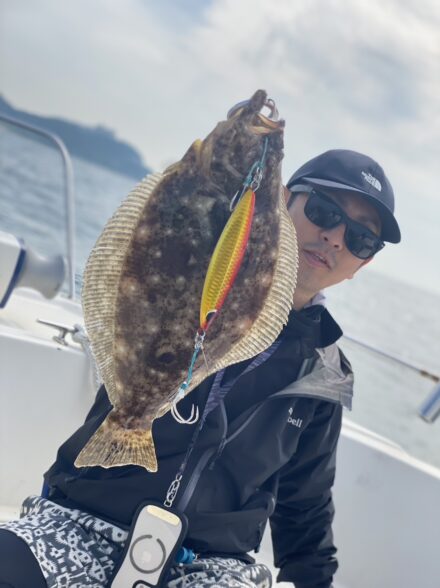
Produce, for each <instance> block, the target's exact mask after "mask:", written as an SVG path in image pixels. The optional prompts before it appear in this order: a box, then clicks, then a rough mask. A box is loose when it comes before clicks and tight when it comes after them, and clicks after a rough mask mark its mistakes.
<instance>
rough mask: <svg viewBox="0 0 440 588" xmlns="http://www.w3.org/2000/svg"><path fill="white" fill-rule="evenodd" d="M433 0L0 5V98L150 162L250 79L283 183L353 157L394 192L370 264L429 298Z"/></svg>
mask: <svg viewBox="0 0 440 588" xmlns="http://www.w3.org/2000/svg"><path fill="white" fill-rule="evenodd" d="M439 64H440V3H439V2H438V0H368V1H367V0H357V1H354V0H267V1H264V0H206V1H203V0H199V1H197V0H187V1H185V0H75V2H60V1H59V0H39V1H38V2H35V1H33V0H14V1H11V0H9V1H8V0H0V93H1V94H3V96H4V97H5V98H6V99H7V100H9V101H10V102H11V103H12V104H13V106H15V107H16V108H20V109H24V110H28V111H31V112H35V113H38V114H42V115H49V116H59V117H63V118H67V119H70V120H73V121H75V122H78V123H83V124H87V125H92V126H95V125H98V124H99V125H104V126H106V127H109V128H111V129H113V130H114V131H115V132H116V134H117V136H118V137H119V138H120V139H123V140H125V141H128V142H130V143H132V144H133V145H134V146H135V147H136V148H137V149H138V150H139V151H140V152H141V154H142V156H143V158H144V160H145V162H146V163H147V164H148V165H149V166H151V167H153V168H154V169H157V170H158V169H161V168H163V167H164V166H166V165H168V164H169V163H170V162H172V161H175V160H178V159H180V157H181V156H182V155H183V153H184V152H185V151H186V149H187V148H188V146H189V145H190V144H191V143H192V142H193V140H194V139H195V138H198V137H201V138H203V137H204V136H206V135H207V134H208V133H209V132H210V131H211V129H212V128H213V127H214V126H215V124H216V122H217V121H219V120H221V119H223V118H224V117H225V115H226V112H227V111H228V110H229V108H230V107H231V106H232V105H234V104H235V103H237V102H239V101H240V100H243V99H246V98H248V97H250V96H251V95H252V94H253V92H254V91H255V90H256V89H258V88H264V89H265V90H267V92H268V93H269V95H270V96H271V97H272V98H273V99H274V100H275V102H276V104H277V106H278V109H279V111H280V115H281V116H282V118H284V119H285V120H286V131H285V158H284V163H283V177H284V179H285V180H286V179H287V178H288V177H289V176H290V175H291V173H293V171H295V169H297V168H298V167H299V166H300V165H302V164H303V163H304V162H305V161H306V160H308V159H310V158H311V157H314V156H315V155H317V154H318V153H321V152H323V151H325V150H327V149H331V148H348V149H355V150H358V151H362V152H364V153H366V154H368V155H370V156H372V157H373V158H374V159H376V160H377V161H378V162H379V163H380V164H381V165H382V166H383V167H384V169H385V171H386V173H387V175H388V177H389V179H390V181H391V183H392V185H393V187H394V191H395V194H396V216H397V218H398V221H399V224H400V226H401V231H402V243H401V244H399V245H387V247H386V248H385V249H384V251H383V252H381V253H380V255H378V256H377V258H376V259H375V260H374V261H373V263H372V264H370V265H371V268H372V269H375V270H376V271H379V272H382V273H386V274H389V275H391V276H393V277H396V278H398V279H401V280H403V281H404V282H410V283H411V284H414V285H418V286H420V287H421V288H424V289H427V290H431V291H434V292H437V293H440V270H439V267H440V263H439V261H438V254H437V251H438V249H439V242H438V236H439V230H438V219H440V197H439V194H438V187H437V186H438V181H437V175H438V173H439V164H440V107H439V103H440V101H439V96H440V66H439Z"/></svg>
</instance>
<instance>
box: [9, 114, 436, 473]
mask: <svg viewBox="0 0 440 588" xmlns="http://www.w3.org/2000/svg"><path fill="white" fill-rule="evenodd" d="M73 164H74V174H75V193H76V198H75V218H74V220H75V224H76V246H75V259H76V263H75V274H76V286H77V296H79V291H80V286H81V276H82V272H83V269H84V265H85V262H86V259H87V256H88V254H89V252H90V250H91V248H92V247H93V244H94V242H95V240H96V238H97V237H98V235H99V233H100V232H101V230H102V228H103V226H104V224H105V222H106V221H107V220H108V219H109V218H110V216H111V215H112V214H113V212H114V211H115V210H116V208H117V207H118V205H119V204H120V202H121V201H122V199H123V198H124V197H125V196H126V195H127V194H128V193H129V191H130V190H131V189H132V188H133V187H134V185H135V184H136V183H137V181H139V180H140V179H141V178H138V179H136V178H130V177H125V176H122V175H119V174H115V173H113V172H111V171H110V170H108V169H104V168H101V167H98V166H96V165H93V164H91V163H89V162H85V161H82V160H79V159H74V160H73ZM62 185H63V171H62V165H61V158H60V156H59V155H58V153H57V152H56V151H55V150H54V149H53V148H51V147H49V146H48V145H47V144H45V143H44V142H40V141H38V142H35V141H30V140H29V137H28V136H27V135H25V134H23V133H17V132H11V131H9V130H8V129H6V128H5V127H3V126H2V125H1V124H0V230H2V231H7V232H11V233H13V234H15V235H17V236H20V237H22V238H23V239H24V240H25V242H26V245H27V246H29V247H33V248H35V250H36V251H38V252H40V253H45V254H48V255H50V254H53V253H54V252H62V253H64V254H65V253H66V245H65V238H66V237H65V235H66V232H65V228H64V227H65V210H66V206H65V202H64V196H63V193H62V191H61V187H62ZM425 222H426V221H425ZM436 222H438V221H437V219H436V218H433V219H432V223H436ZM424 230H425V227H420V232H421V233H423V231H424ZM326 295H327V304H328V307H329V309H330V311H331V312H332V314H333V315H334V317H335V318H336V319H337V321H338V322H339V323H340V325H341V327H342V328H343V330H344V332H345V333H346V334H347V335H350V336H352V337H355V338H356V339H360V340H361V341H364V342H365V343H367V344H369V345H372V346H374V347H376V348H378V349H381V350H383V351H385V352H388V353H390V354H392V355H395V356H398V357H400V358H402V359H403V360H405V361H408V362H409V363H411V364H414V365H415V366H419V367H420V368H424V369H426V370H428V371H432V372H433V373H435V374H437V375H438V374H439V373H440V359H439V358H440V336H439V335H440V313H439V312H438V306H439V303H440V297H439V296H438V295H436V294H433V293H430V292H427V291H424V290H423V289H420V288H417V287H416V286H415V285H411V284H408V283H403V282H398V281H396V280H395V279H391V278H390V277H387V276H385V275H383V274H377V273H375V272H374V270H370V269H369V268H365V269H362V270H361V271H360V272H359V274H357V276H356V278H355V279H354V280H351V281H347V282H344V283H343V284H341V285H338V286H335V287H333V288H330V289H329V290H328V291H327V292H326ZM341 347H342V349H343V350H344V352H345V353H346V355H347V356H348V358H349V359H350V361H351V362H352V365H353V368H354V371H355V396H354V400H353V411H352V412H350V413H348V412H347V413H346V417H348V418H349V419H351V420H353V421H355V422H357V423H358V424H360V425H362V426H365V427H367V428H369V429H372V430H373V431H375V432H376V433H379V434H381V435H383V436H385V437H387V438H389V439H391V440H392V441H394V442H396V443H398V444H399V445H401V446H402V447H403V448H404V449H405V450H406V451H408V452H409V453H410V454H412V455H413V456H415V457H417V458H419V459H422V460H423V461H426V462H429V463H432V464H434V465H436V466H438V467H440V450H439V448H440V418H439V419H438V420H437V422H435V423H433V424H428V423H426V422H425V421H423V420H422V419H421V418H420V417H419V416H418V409H419V407H420V405H421V403H422V402H423V400H424V399H425V398H426V397H427V395H428V394H429V393H430V391H431V390H432V389H433V387H434V383H433V382H432V381H431V380H429V379H427V378H423V377H421V376H420V375H419V374H418V372H417V371H415V370H412V369H409V368H405V367H403V366H402V365H401V364H398V363H395V362H394V361H392V360H389V359H385V358H384V357H383V356H381V355H378V354H376V353H374V352H371V351H367V350H366V349H365V348H363V347H362V346H359V345H358V344H354V343H351V342H350V341H349V340H348V339H346V338H343V339H342V340H341Z"/></svg>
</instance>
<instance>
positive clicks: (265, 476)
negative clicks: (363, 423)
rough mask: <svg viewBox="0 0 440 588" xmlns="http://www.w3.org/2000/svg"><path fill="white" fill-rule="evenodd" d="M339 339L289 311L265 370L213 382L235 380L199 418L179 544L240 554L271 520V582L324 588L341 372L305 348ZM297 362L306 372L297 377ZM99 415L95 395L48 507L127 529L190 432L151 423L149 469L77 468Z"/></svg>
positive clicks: (180, 503)
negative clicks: (153, 456) (154, 457)
mask: <svg viewBox="0 0 440 588" xmlns="http://www.w3.org/2000/svg"><path fill="white" fill-rule="evenodd" d="M340 334H341V331H340V329H339V327H338V326H337V325H336V323H335V322H334V321H333V319H332V318H331V316H330V315H329V313H328V312H327V311H325V310H323V307H321V306H315V307H311V308H309V309H307V310H305V311H301V312H294V311H292V313H291V315H290V317H289V323H288V325H287V326H286V327H285V329H284V330H283V332H282V334H281V343H280V345H279V347H278V348H277V350H276V351H275V352H274V354H273V355H272V356H271V357H270V358H269V359H268V360H267V361H266V362H265V363H263V364H262V365H260V366H259V367H257V368H255V369H254V370H253V371H251V372H248V373H246V374H244V375H242V376H241V377H240V374H242V373H243V370H244V368H245V367H246V366H247V364H248V363H249V361H246V362H242V363H241V364H237V365H235V366H231V367H230V368H227V370H226V371H225V374H224V376H223V381H224V382H226V383H227V382H228V381H231V380H232V379H233V378H237V377H238V379H237V380H236V381H235V384H234V385H233V387H232V388H231V390H230V391H229V392H228V394H227V396H226V397H225V399H224V401H223V402H222V403H221V404H220V405H219V406H218V407H217V408H216V409H214V410H213V411H212V412H211V413H210V414H209V415H208V418H207V420H206V423H205V425H204V427H203V429H202V431H201V433H200V436H199V438H198V440H197V443H196V446H195V448H194V451H193V453H192V455H191V457H190V460H189V462H188V466H187V468H186V470H185V474H184V478H183V481H182V486H181V488H180V490H179V493H178V495H177V497H176V502H175V503H174V505H175V506H176V507H177V508H180V509H181V510H184V511H185V513H186V514H187V516H188V519H189V530H188V535H187V538H186V541H185V545H187V546H188V547H192V548H193V549H194V550H195V551H196V552H197V553H203V554H228V555H236V556H237V555H238V556H240V557H242V558H246V557H247V556H246V555H245V554H246V553H248V552H249V551H252V550H254V549H257V548H258V546H259V544H260V541H261V537H262V534H263V531H264V527H265V525H266V522H267V520H268V518H269V517H270V521H271V527H272V536H273V543H274V553H275V563H276V565H277V566H278V567H280V568H281V571H280V575H279V580H283V581H293V582H295V585H296V586H297V588H306V587H307V588H312V587H313V588H318V587H321V586H322V587H326V586H329V585H330V583H331V578H332V575H333V573H334V572H335V570H336V568H337V563H336V559H335V557H334V554H335V552H336V549H335V547H334V546H333V541H332V534H331V521H332V518H333V505H332V500H331V486H332V484H333V481H334V474H335V451H336V445H337V440H338V436H339V432H340V427H341V413H342V404H344V403H345V404H346V405H348V404H349V398H350V395H351V379H350V378H351V372H350V370H349V366H348V365H347V364H346V363H345V362H344V361H343V360H341V359H340V358H339V352H337V351H336V354H337V356H335V353H334V352H333V353H330V355H331V356H332V365H331V366H330V367H329V366H328V365H326V363H325V361H324V360H325V357H324V356H325V353H324V352H323V351H320V352H319V353H317V351H316V349H317V348H318V349H321V348H324V350H325V349H327V350H331V349H332V348H333V347H335V346H333V345H331V344H333V343H334V341H335V340H336V339H337V338H338V337H339V336H340ZM329 345H330V347H329ZM335 357H337V359H335ZM306 364H309V365H310V366H311V365H312V364H313V369H310V367H309V368H308V369H307V368H306V370H305V367H304V366H305V365H306ZM336 364H337V365H336ZM304 370H305V371H307V372H309V373H308V375H305V376H303V373H302V372H304ZM300 372H301V373H300ZM298 376H301V377H300V378H298ZM213 378H214V376H211V377H210V378H208V379H207V380H205V382H203V383H202V384H201V385H200V386H198V387H197V388H196V389H195V390H194V391H193V392H192V393H191V394H190V395H189V396H188V397H187V398H185V399H183V400H182V401H181V402H180V403H179V411H180V412H181V413H182V414H187V413H188V414H189V409H190V406H191V404H193V403H196V404H197V405H198V406H199V407H200V408H201V409H202V408H203V406H204V403H205V402H206V399H207V396H208V393H209V390H210V387H211V385H212V381H213ZM110 409H111V405H110V403H109V401H108V398H107V394H106V392H105V388H104V387H101V389H100V390H99V392H98V395H97V399H96V401H95V404H94V406H93V407H92V409H91V411H90V413H89V415H88V417H87V419H86V422H85V424H84V425H83V426H82V427H81V428H80V429H79V430H78V431H77V432H76V433H74V434H73V435H72V437H70V439H68V440H67V441H66V443H64V445H62V446H61V448H60V449H59V451H58V456H57V460H56V462H55V463H54V465H53V466H52V467H51V469H50V470H49V471H48V472H47V474H46V476H45V481H46V485H47V486H48V488H49V491H48V497H49V498H50V499H51V500H54V501H55V502H58V503H60V504H63V505H65V506H73V507H76V508H81V509H83V510H86V511H89V512H92V513H93V514H95V515H96V516H98V517H101V518H105V519H107V520H110V521H112V522H114V523H116V524H118V525H120V526H129V525H130V522H131V519H132V516H133V514H134V512H135V511H136V509H137V507H138V505H139V503H140V502H142V501H145V500H155V501H158V500H159V501H160V500H163V499H164V498H165V495H166V491H167V489H168V487H169V485H170V483H171V481H172V480H173V479H174V476H175V474H176V472H177V470H178V468H179V466H180V464H181V462H182V459H183V457H184V454H185V449H186V447H187V446H188V444H189V442H190V439H191V436H192V433H193V430H194V426H195V425H193V426H184V425H180V424H178V423H176V421H174V419H173V418H172V416H171V415H170V414H167V415H165V416H164V417H162V418H160V419H158V420H156V421H155V422H154V425H153V436H154V438H155V440H156V450H157V454H158V463H159V472H158V473H155V474H153V473H149V472H146V471H145V470H144V469H142V468H139V467H136V466H126V467H120V468H111V469H107V470H106V469H103V468H99V467H93V468H83V469H79V470H78V469H76V468H75V467H74V466H73V462H74V460H75V458H76V456H77V454H78V453H79V451H80V450H81V448H82V447H83V446H84V444H85V443H86V441H87V440H88V439H89V438H90V436H91V435H92V433H93V432H94V431H95V430H96V429H97V427H98V426H99V424H100V423H101V422H102V421H103V419H104V418H105V416H106V414H107V413H108V411H109V410H110Z"/></svg>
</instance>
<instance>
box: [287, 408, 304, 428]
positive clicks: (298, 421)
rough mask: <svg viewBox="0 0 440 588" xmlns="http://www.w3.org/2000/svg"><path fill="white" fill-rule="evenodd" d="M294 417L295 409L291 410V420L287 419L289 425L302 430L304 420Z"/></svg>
mask: <svg viewBox="0 0 440 588" xmlns="http://www.w3.org/2000/svg"><path fill="white" fill-rule="evenodd" d="M292 415H293V408H289V418H288V419H287V422H288V423H289V425H293V426H294V427H298V428H301V425H302V419H294V418H293V416H292Z"/></svg>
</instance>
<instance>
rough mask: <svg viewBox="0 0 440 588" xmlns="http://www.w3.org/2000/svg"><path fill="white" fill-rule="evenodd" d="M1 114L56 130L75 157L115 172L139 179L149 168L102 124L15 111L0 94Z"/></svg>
mask: <svg viewBox="0 0 440 588" xmlns="http://www.w3.org/2000/svg"><path fill="white" fill-rule="evenodd" d="M0 114H5V115H7V116H11V117H13V118H17V119H19V120H21V121H23V122H27V123H29V124H32V125H34V126H37V127H40V128H42V129H45V130H47V131H50V132H52V133H55V134H56V135H58V136H59V137H60V139H62V141H64V143H65V145H66V147H67V149H68V150H69V152H70V153H71V155H74V156H75V157H79V158H80V159H84V160H86V161H91V162H92V163H96V164H98V165H101V166H103V167H106V168H109V169H111V170H113V171H114V172H117V173H120V174H124V175H126V176H130V177H134V178H137V179H141V178H142V177H143V176H145V175H146V174H147V173H149V172H150V171H151V170H150V169H149V168H148V167H147V166H145V164H144V163H143V161H142V158H141V156H140V154H139V153H138V152H137V151H136V149H135V148H134V147H132V146H131V145H129V144H128V143H124V142H123V141H120V140H119V139H117V138H116V137H115V135H114V132H113V131H112V130H110V129H107V128H105V127H101V126H96V127H94V128H92V127H86V126H83V125H79V124H76V123H73V122H70V121H67V120H64V119H61V118H48V117H44V116H38V115H35V114H30V113H28V112H24V111H22V110H16V109H15V108H14V107H13V106H12V105H11V104H9V102H7V101H6V100H5V99H4V98H3V97H2V96H0Z"/></svg>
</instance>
